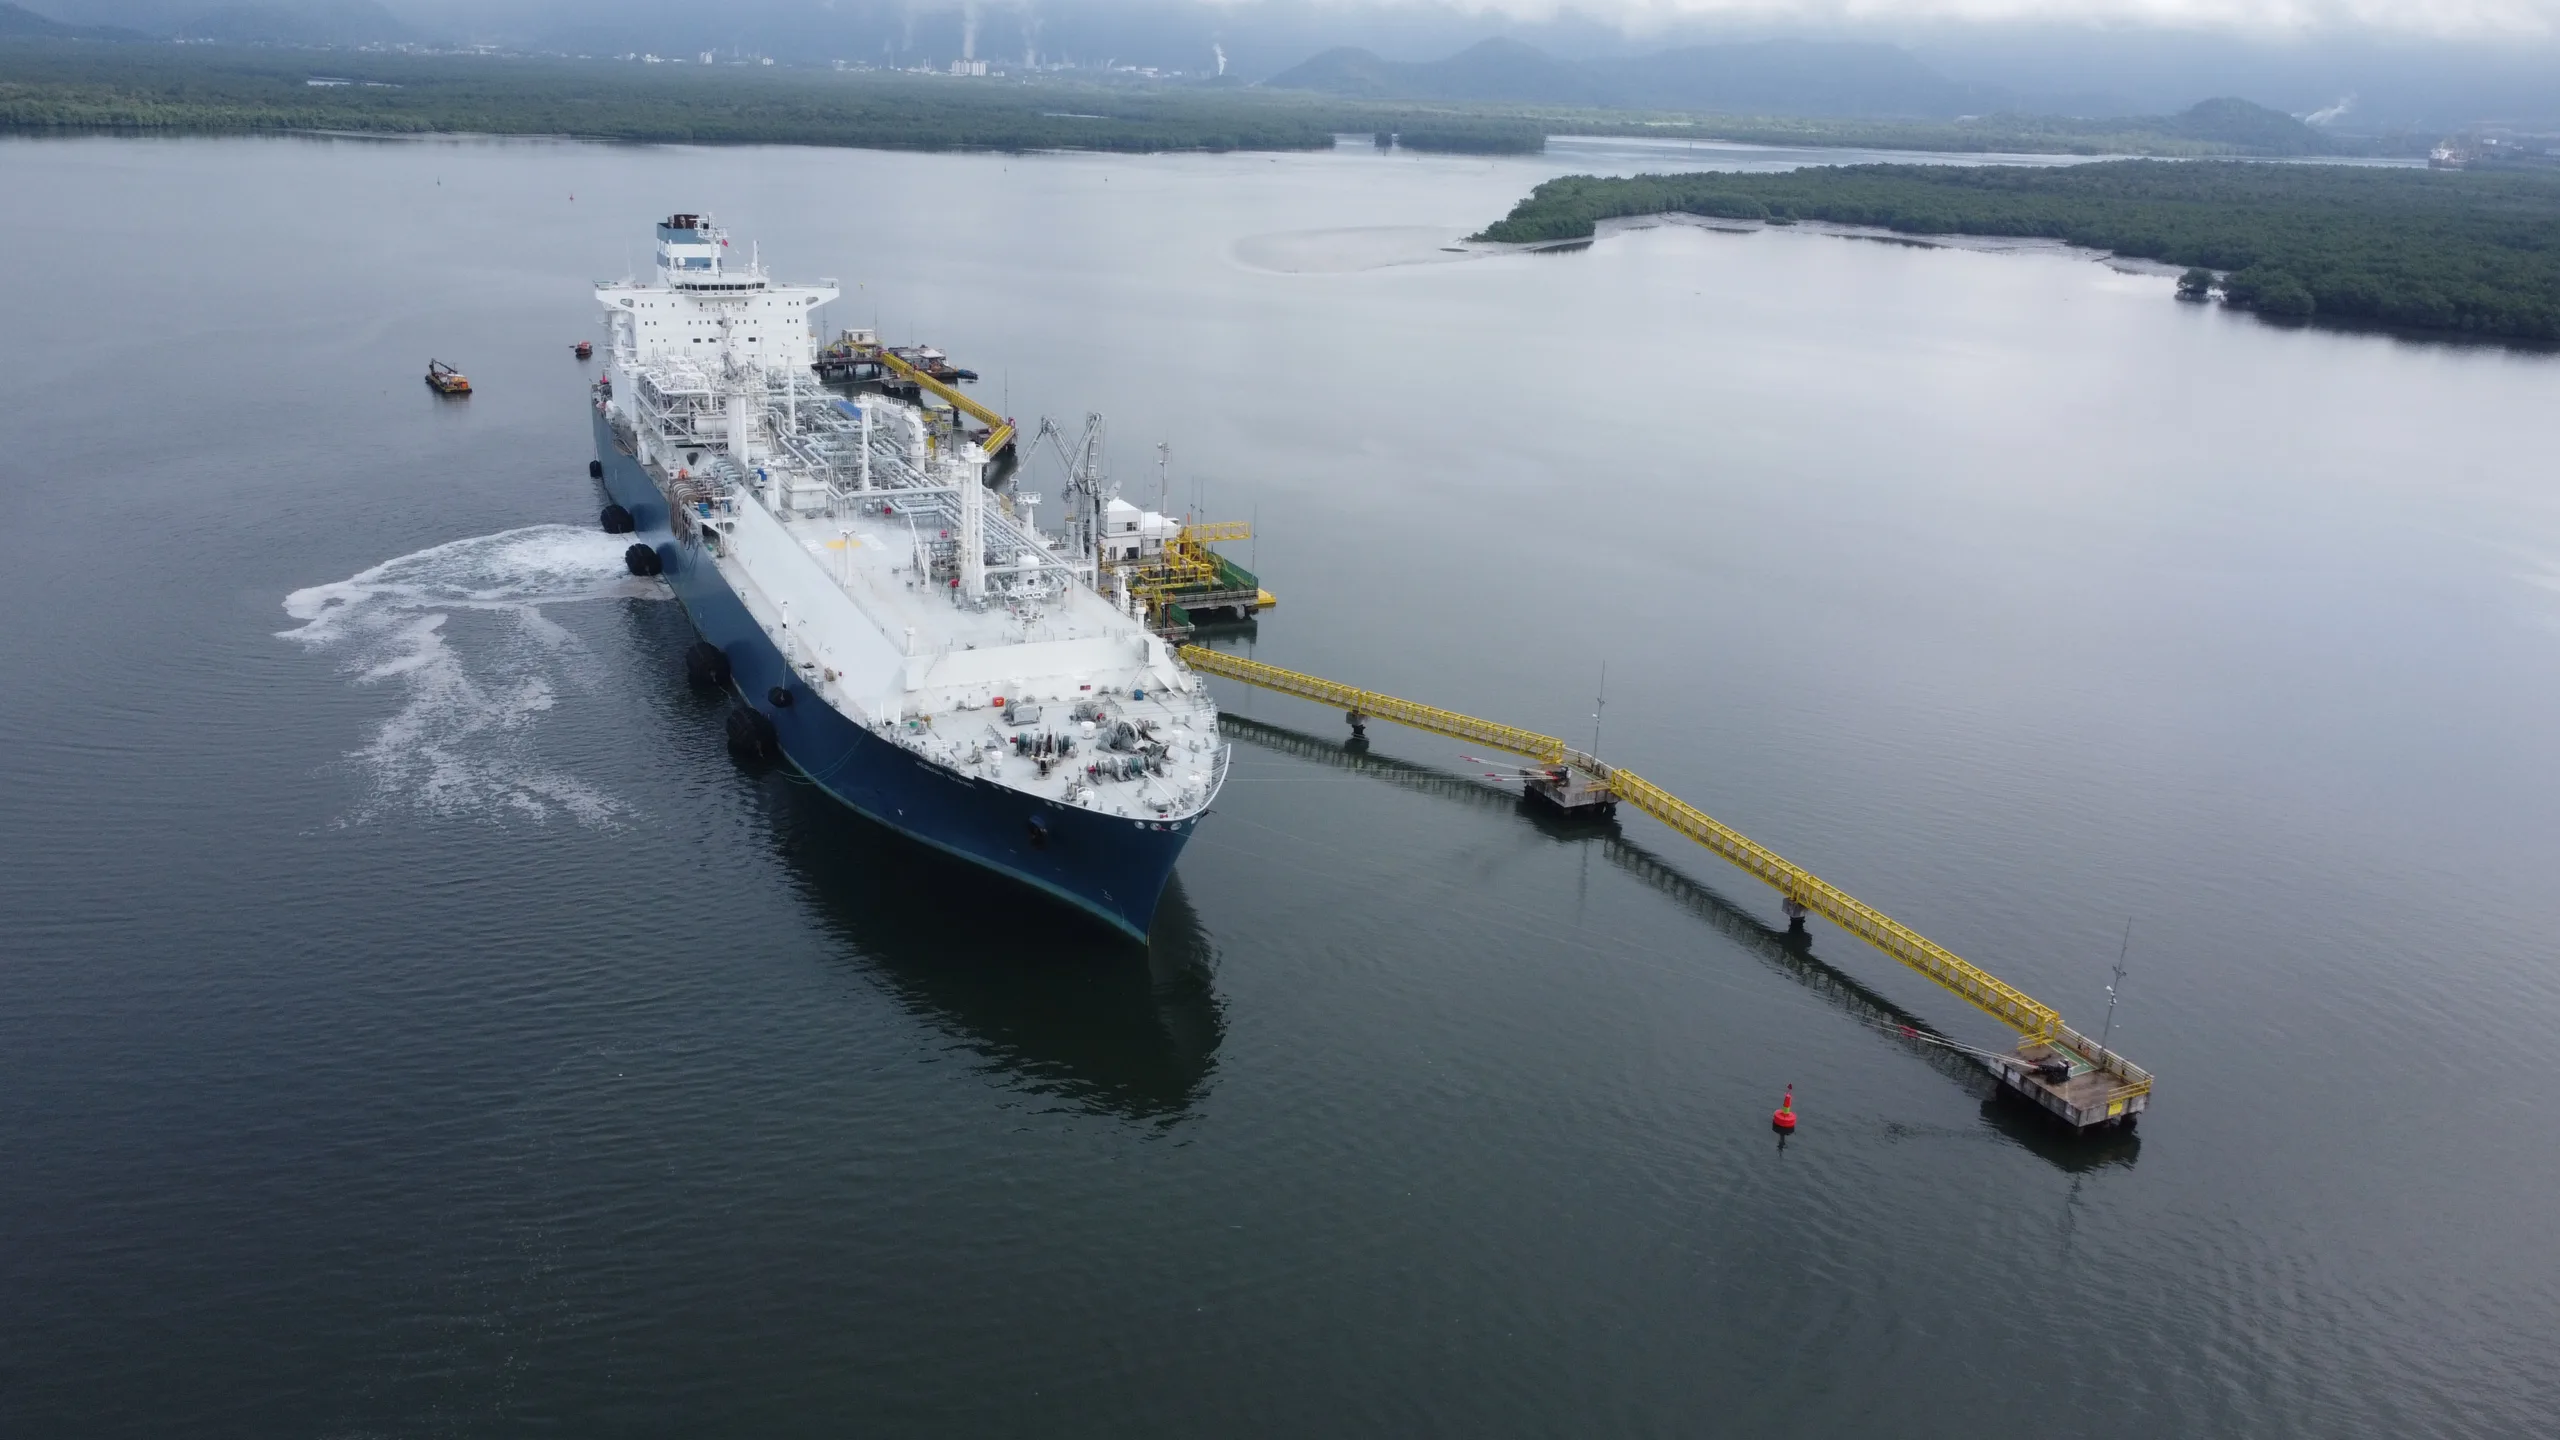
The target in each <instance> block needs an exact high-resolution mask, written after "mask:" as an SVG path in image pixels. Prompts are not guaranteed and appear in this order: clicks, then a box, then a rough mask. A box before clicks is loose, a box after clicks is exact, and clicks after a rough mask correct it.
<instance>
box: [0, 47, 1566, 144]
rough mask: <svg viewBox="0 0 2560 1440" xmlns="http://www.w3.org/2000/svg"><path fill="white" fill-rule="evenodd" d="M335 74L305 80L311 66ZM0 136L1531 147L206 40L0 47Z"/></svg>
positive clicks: (1407, 117)
mask: <svg viewBox="0 0 2560 1440" xmlns="http://www.w3.org/2000/svg"><path fill="white" fill-rule="evenodd" d="M315 78H317V79H328V80H343V81H347V82H350V83H346V84H328V85H313V84H312V83H310V82H311V81H312V80H313V79H315ZM0 130H17V131H29V130H55V131H64V130H161V131H215V132H223V131H229V132H240V131H260V130H351V131H369V132H375V133H388V134H427V133H447V134H457V133H474V134H493V135H567V136H576V137H579V138H584V139H598V140H627V141H646V142H654V143H661V144H708V145H743V144H771V145H858V146H865V147H871V148H878V149H928V150H950V149H979V150H1016V151H1019V150H1047V149H1077V150H1119V151H1155V150H1313V149H1323V148H1325V147H1328V146H1330V145H1332V144H1333V143H1334V137H1335V136H1336V135H1337V134H1344V133H1352V134H1365V133H1373V132H1377V131H1382V130H1383V131H1394V132H1398V133H1401V134H1403V135H1405V136H1406V137H1407V139H1406V143H1408V144H1411V145H1413V146H1415V147H1416V148H1430V149H1438V150H1462V151H1463V150H1484V151H1498V152H1508V151H1518V150H1522V149H1527V150H1532V151H1534V150H1537V149H1541V148H1544V146H1545V143H1546V138H1545V132H1544V131H1543V130H1540V129H1538V128H1537V127H1536V126H1534V125H1524V124H1523V123H1521V122H1520V121H1518V120H1516V119H1504V118H1500V117H1493V116H1483V115H1472V114H1465V113H1443V112H1441V111H1438V110H1434V109H1431V108H1428V107H1421V106H1409V105H1384V106H1382V105H1375V104H1345V103H1341V102H1334V101H1326V100H1322V99H1318V98H1312V97H1307V96H1300V95H1292V94H1278V93H1267V92H1260V91H1243V90H1239V89H1232V88H1224V89H1222V88H1217V87H1209V86H1191V87H1184V86H1171V85H1147V86H1139V85H1125V86H1124V85H1101V84H1085V83H1078V82H1073V81H1065V80H1055V79H1049V78H1041V79H1037V80H1033V81H1027V82H1026V81H1018V80H1003V79H977V80H953V79H948V78H943V77H935V76H927V75H908V74H900V73H894V72H881V71H855V72H849V73H839V72H835V71H826V70H808V69H790V68H785V67H778V66H777V67H763V66H734V65H728V66H705V65H672V64H670V65H645V64H634V63H629V62H619V61H610V60H590V61H578V60H556V59H517V58H510V57H500V56H414V55H386V54H365V53H360V52H346V51H331V52H313V51H290V50H253V49H229V50H226V49H217V48H214V47H207V46H174V45H99V44H76V43H68V42H24V43H0Z"/></svg>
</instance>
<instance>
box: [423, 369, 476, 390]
mask: <svg viewBox="0 0 2560 1440" xmlns="http://www.w3.org/2000/svg"><path fill="white" fill-rule="evenodd" d="M427 388H428V389H430V390H433V391H434V392H436V393H437V394H439V395H468V394H470V393H471V377H470V376H468V375H465V374H463V373H462V372H461V371H459V370H456V369H454V368H453V367H452V366H450V365H447V364H446V363H444V362H443V361H441V360H429V361H428V362H427Z"/></svg>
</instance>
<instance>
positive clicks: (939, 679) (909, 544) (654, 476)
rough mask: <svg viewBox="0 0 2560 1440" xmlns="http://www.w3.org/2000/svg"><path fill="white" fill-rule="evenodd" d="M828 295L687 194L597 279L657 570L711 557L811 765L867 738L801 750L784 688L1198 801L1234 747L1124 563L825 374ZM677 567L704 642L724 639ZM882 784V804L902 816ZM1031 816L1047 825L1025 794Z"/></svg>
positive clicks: (784, 724)
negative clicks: (736, 249) (818, 357)
mask: <svg viewBox="0 0 2560 1440" xmlns="http://www.w3.org/2000/svg"><path fill="white" fill-rule="evenodd" d="M837 294H838V288H837V286H836V285H835V283H834V282H832V281H820V282H818V283H816V284H783V283H776V282H775V281H773V280H771V279H770V278H768V276H767V275H766V273H765V270H764V268H763V267H762V266H761V264H759V263H757V262H756V261H755V260H754V259H752V258H750V259H748V260H747V261H746V263H744V264H739V263H737V262H736V261H735V260H733V258H732V252H731V247H730V242H729V239H728V237H727V236H726V234H725V233H723V232H722V231H721V230H720V229H718V228H717V227H716V226H714V225H713V224H712V223H711V221H710V219H709V217H707V216H696V215H675V216H672V217H670V218H669V219H668V220H667V221H666V222H665V223H664V224H662V225H660V226H659V227H658V252H657V273H656V275H655V277H654V279H653V280H651V281H649V282H646V283H643V282H640V281H637V280H623V281H619V282H602V283H599V284H598V285H597V287H596V299H597V302H598V303H599V304H600V305H601V306H602V307H603V308H604V311H605V313H606V315H607V316H608V317H610V327H611V328H610V337H609V340H608V348H607V354H608V356H609V364H608V368H607V372H606V381H605V383H604V384H602V385H599V386H598V387H597V389H598V396H599V398H598V404H599V406H600V414H601V416H602V418H603V420H604V421H605V423H607V424H608V425H609V426H610V440H611V445H612V448H613V449H615V450H618V451H619V452H620V453H621V455H623V456H627V457H629V459H630V460H632V461H636V462H637V464H638V466H639V468H640V470H641V471H642V472H645V475H646V478H647V480H648V482H649V485H650V487H651V488H652V489H653V490H654V491H655V492H656V496H657V497H660V498H662V499H663V501H664V507H665V510H664V520H663V528H664V529H665V530H666V531H667V532H668V535H669V542H668V543H667V544H665V545H662V546H661V547H660V548H661V550H663V551H665V552H666V553H667V555H668V562H667V563H668V573H669V575H670V578H671V580H672V579H673V578H674V577H675V573H676V571H677V570H678V569H679V568H683V569H685V570H686V571H687V572H688V574H690V575H692V576H693V577H694V581H695V583H696V584H699V582H700V581H702V580H705V579H708V578H710V576H707V575H704V574H703V573H702V572H704V571H708V572H710V575H714V576H716V578H717V580H718V582H719V583H720V586H721V587H722V588H723V589H725V590H726V591H727V592H728V593H729V594H730V595H733V596H734V597H735V599H736V601H737V602H738V603H739V604H741V605H743V607H744V609H745V612H746V614H747V616H748V617H749V618H750V619H751V620H752V622H753V624H754V626H755V627H756V628H757V629H759V630H760V631H761V632H762V634H763V637H764V639H765V640H766V641H767V642H769V644H770V646H771V647H772V649H773V650H774V651H775V652H778V654H779V657H780V662H781V665H782V666H783V667H784V668H785V670H786V671H787V673H788V675H789V676H790V677H791V678H790V680H789V681H787V682H784V683H780V684H777V685H774V686H772V687H769V693H758V692H757V691H754V690H748V689H747V688H746V669H745V667H744V666H742V667H741V670H740V687H741V690H742V692H744V699H745V700H746V701H747V702H749V703H750V704H754V705H757V706H758V711H759V713H760V714H764V715H767V716H769V717H770V719H771V720H772V722H774V723H776V724H778V725H779V726H780V729H781V734H782V740H783V747H784V748H785V749H786V751H792V752H793V753H792V758H793V759H794V760H795V761H796V762H797V763H799V764H800V765H801V767H802V768H803V769H804V770H808V771H810V773H811V775H812V777H813V778H815V779H817V780H819V781H820V783H822V784H826V783H828V782H829V780H830V778H831V777H830V776H829V775H828V774H827V773H824V772H825V770H826V768H827V767H828V766H830V765H838V766H841V765H844V764H861V763H868V762H866V761H864V760H862V758H861V757H860V756H859V755H857V754H855V753H853V752H852V751H850V750H848V751H847V752H846V753H845V754H843V755H837V754H834V753H832V751H829V752H826V753H799V752H798V750H797V749H795V747H794V746H793V744H792V740H793V736H794V735H795V734H796V733H799V731H800V730H802V729H803V728H805V727H802V726H800V725H798V724H797V722H798V721H800V720H803V719H805V718H807V717H805V716H801V715H798V714H794V713H788V712H790V708H791V707H793V706H808V705H819V706H824V707H827V708H829V709H831V710H832V711H834V712H835V713H837V714H839V715H841V716H842V717H843V718H844V719H845V720H846V721H848V722H850V723H851V724H853V725H855V726H858V727H860V728H861V729H862V730H864V731H866V732H868V733H869V734H870V735H872V736H874V737H877V738H878V739H880V740H883V741H886V742H888V743H889V744H891V745H894V746H896V747H898V748H899V749H900V750H902V751H904V752H906V753H907V754H909V755H912V756H914V757H918V758H920V759H922V760H925V761H928V762H930V763H931V764H932V765H934V766H937V767H941V768H943V769H945V770H947V771H949V772H950V773H951V774H953V775H955V776H960V777H965V778H967V779H969V780H972V781H977V782H984V783H986V784H992V785H995V786H1000V787H1003V788H1004V789H1006V790H1009V791H1011V792H1016V793H1018V794H1019V795H1021V796H1022V797H1024V798H1026V799H1031V800H1038V801H1042V802H1046V803H1049V804H1054V805H1057V806H1062V807H1067V808H1070V809H1073V810H1076V811H1081V812H1088V813H1092V814H1096V815H1100V816H1110V817H1120V818H1124V819H1127V820H1130V821H1133V822H1138V823H1139V824H1140V825H1141V826H1152V827H1154V828H1163V827H1164V826H1165V824H1166V822H1179V821H1187V820H1189V819H1191V818H1193V817H1196V816H1197V815H1198V814H1199V813H1200V812H1201V811H1202V810H1203V809H1205V808H1206V807H1207V806H1208V804H1209V802H1210V800H1211V799H1212V798H1213V797H1214V796H1215V795H1216V794H1217V792H1218V788H1219V785H1220V783H1221V781H1222V779H1223V777H1224V774H1225V767H1226V761H1227V750H1226V747H1225V745H1224V744H1223V743H1222V742H1221V740H1220V739H1219V735H1218V715H1217V709H1216V707H1215V705H1214V704H1213V703H1212V702H1211V700H1210V699H1209V697H1208V695H1207V693H1206V691H1205V690H1204V688H1203V687H1202V686H1201V685H1200V684H1199V683H1198V682H1197V681H1196V680H1195V679H1194V677H1193V676H1192V674H1191V673H1190V672H1189V671H1188V670H1187V669H1186V668H1185V667H1184V666H1183V665H1182V663H1181V662H1180V660H1179V659H1178V658H1177V657H1176V656H1175V655H1174V653H1173V652H1172V650H1171V649H1170V648H1169V647H1168V646H1167V645H1166V644H1165V642H1164V641H1163V640H1162V639H1161V638H1159V637H1158V636H1156V635H1155V634H1153V633H1151V632H1150V631H1149V630H1148V629H1147V627H1146V626H1145V625H1144V624H1143V623H1141V621H1140V619H1139V618H1138V617H1137V615H1136V614H1134V613H1133V610H1134V605H1133V602H1132V601H1131V600H1130V599H1129V597H1128V596H1127V594H1126V591H1125V587H1123V588H1122V589H1120V591H1119V592H1118V593H1117V594H1116V595H1114V596H1105V595H1104V594H1102V593H1100V592H1098V591H1097V590H1096V589H1095V588H1094V585H1095V582H1096V579H1097V572H1096V566H1095V563H1094V555H1093V554H1092V553H1091V551H1090V550H1080V549H1075V548H1069V547H1068V546H1067V545H1066V544H1065V543H1064V542H1062V541H1060V540H1057V539H1053V538H1052V537H1050V536H1047V535H1044V534H1043V533H1042V532H1041V531H1040V530H1039V529H1038V528H1037V526H1036V525H1035V524H1034V523H1033V520H1034V517H1033V516H1032V514H1030V513H1029V507H1027V506H1017V505H1016V504H1015V503H1014V502H1013V501H1011V500H1009V499H1006V498H1004V497H1000V496H997V495H993V494H991V493H990V492H989V490H988V488H987V485H986V476H987V470H988V457H987V455H986V454H985V452H984V451H982V450H981V449H980V448H979V446H978V445H977V444H976V443H974V442H973V441H972V440H970V439H969V438H968V437H967V436H966V434H965V433H964V432H963V431H962V430H961V429H959V428H958V427H957V426H956V425H955V424H953V423H952V422H951V421H950V420H948V419H945V418H943V417H941V416H939V415H936V414H931V413H928V412H927V411H926V410H924V409H921V408H919V407H917V406H915V405H910V404H904V403H899V402H896V401H892V400H889V399H886V398H883V397H880V396H875V395H864V396H861V397H860V398H858V399H850V400H849V399H844V398H840V397H839V396H837V395H835V394H834V393H832V392H830V391H828V390H827V389H826V388H825V387H824V386H823V385H821V384H820V383H819V381H818V379H817V378H816V376H815V375H814V374H813V373H812V372H811V368H810V366H811V361H812V358H813V355H814V341H813V335H812V330H811V313H812V312H813V311H814V310H815V309H816V308H817V307H818V306H820V305H823V304H825V303H826V302H827V301H829V300H832V299H834V298H836V296H837ZM604 448H605V447H604V446H603V445H602V444H600V445H599V451H600V452H603V451H604ZM606 458H612V457H610V456H609V455H608V456H607V457H606ZM600 473H601V471H600ZM611 484H612V482H611V481H609V482H608V485H609V487H610V486H611ZM616 493H617V494H620V493H621V492H620V491H617V492H616ZM634 493H637V492H636V491H635V492H634ZM634 508H635V511H636V509H637V508H638V507H636V506H635V507H634ZM640 528H641V529H642V531H643V532H644V533H654V532H655V530H656V529H658V528H659V525H658V523H657V522H654V521H652V520H650V519H648V518H646V517H644V518H643V521H642V523H641V525H640ZM678 589H679V593H680V594H684V595H686V598H687V603H688V606H689V607H691V608H693V609H694V610H695V612H696V613H695V618H696V621H697V624H698V625H701V627H702V628H703V631H704V635H705V639H706V641H707V642H719V643H721V644H722V645H723V646H724V647H727V648H731V649H733V650H734V648H735V647H734V644H733V642H731V641H729V640H728V639H726V638H725V637H723V636H722V635H720V634H718V633H715V626H714V625H713V624H712V623H710V622H708V621H707V620H706V618H705V614H706V612H705V607H704V605H703V604H697V603H696V599H695V595H694V593H693V591H691V590H690V589H688V587H687V586H685V585H679V587H678ZM701 593H702V595H703V596H704V597H706V600H705V603H706V604H707V603H708V602H709V601H710V600H713V599H716V598H717V597H716V596H715V595H713V594H712V592H709V591H707V590H705V591H702V592H701ZM857 748H858V747H857ZM830 788H833V787H832V786H831V787H830ZM881 803H883V804H887V803H888V802H887V801H883V802H881ZM918 803H931V802H930V801H922V800H920V801H919V802H918ZM861 808H865V809H866V810H867V809H869V808H870V806H869V805H868V804H864V805H863V806H862V807H861ZM898 808H900V811H901V813H900V815H898V816H889V815H883V816H881V817H880V818H883V819H885V820H889V821H890V822H891V823H895V824H901V825H902V826H904V825H907V822H908V821H910V820H912V818H913V817H908V816H905V815H904V812H903V806H900V807H898ZM1025 823H1026V824H1027V825H1028V826H1029V828H1030V830H1031V832H1032V833H1033V838H1034V839H1035V840H1037V841H1039V842H1041V843H1043V844H1045V843H1046V840H1045V831H1044V830H1043V822H1041V821H1040V820H1039V818H1038V816H1037V814H1036V813H1035V814H1033V816H1032V818H1031V819H1030V820H1028V821H1027V822H1025ZM908 828H917V827H913V826H908ZM918 833H920V834H924V835H925V836H926V838H929V839H932V838H935V836H934V835H933V833H932V832H931V831H930V830H929V829H927V828H918ZM936 843H942V844H944V845H945V848H954V849H962V850H967V849H968V848H969V845H968V843H967V842H963V841H947V840H939V839H937V841H936ZM989 863H998V862H996V861H992V860H991V861H990V862H989ZM1166 863H1167V865H1168V866H1169V865H1170V858H1169V857H1168V859H1167V861H1166ZM1040 883H1044V884H1046V883H1047V882H1040ZM1050 888H1058V887H1057V886H1055V885H1052V886H1050ZM1068 888H1070V889H1072V888H1073V887H1072V885H1069V886H1068ZM1153 898H1154V897H1153V896H1152V895H1150V896H1149V897H1147V904H1148V905H1149V906H1150V907H1151V906H1152V904H1153ZM1139 928H1141V929H1143V926H1140V927H1139Z"/></svg>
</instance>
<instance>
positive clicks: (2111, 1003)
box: [2098, 915, 2133, 1058]
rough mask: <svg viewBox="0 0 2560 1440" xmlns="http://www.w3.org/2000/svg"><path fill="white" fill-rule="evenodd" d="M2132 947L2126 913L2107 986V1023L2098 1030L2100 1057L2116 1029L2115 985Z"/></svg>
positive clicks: (2119, 982) (2129, 918) (2121, 980)
mask: <svg viewBox="0 0 2560 1440" xmlns="http://www.w3.org/2000/svg"><path fill="white" fill-rule="evenodd" d="M2132 949H2133V917H2132V916H2130V915H2127V916H2126V917H2124V943H2122V944H2120V945H2118V946H2117V947H2116V968H2115V971H2114V976H2115V978H2114V980H2113V982H2112V983H2110V984H2109V985H2108V986H2107V1023H2106V1028H2104V1029H2102V1030H2100V1031H2099V1032H2098V1054H2099V1056H2100V1057H2101V1058H2104V1056H2105V1055H2106V1053H2107V1041H2108V1040H2109V1039H2111V1038H2113V1036H2114V1035H2115V1031H2116V987H2117V986H2118V985H2122V984H2123V983H2124V957H2125V955H2126V953H2127V952H2128V951H2130V950H2132Z"/></svg>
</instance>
